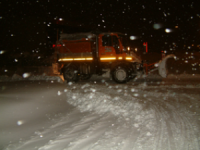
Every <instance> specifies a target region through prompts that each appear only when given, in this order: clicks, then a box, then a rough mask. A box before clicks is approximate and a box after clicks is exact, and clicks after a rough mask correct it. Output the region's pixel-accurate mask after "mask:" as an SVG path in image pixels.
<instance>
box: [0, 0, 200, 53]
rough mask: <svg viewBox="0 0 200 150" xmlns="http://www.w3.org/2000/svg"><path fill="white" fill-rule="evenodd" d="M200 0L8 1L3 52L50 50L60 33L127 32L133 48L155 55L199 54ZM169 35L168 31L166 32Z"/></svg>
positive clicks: (3, 20)
mask: <svg viewBox="0 0 200 150" xmlns="http://www.w3.org/2000/svg"><path fill="white" fill-rule="evenodd" d="M196 2H197V1H192V0H188V1H175V0H145V1H144V0H99V1H97V0H84V1H83V0H72V1H66V0H29V1H28V0H24V1H23V0H22V1H17V0H4V1H1V2H0V8H1V13H0V22H1V23H0V24H1V29H0V30H1V34H0V35H1V36H0V40H1V43H0V51H2V50H4V51H5V50H6V51H7V52H12V53H23V52H33V51H34V50H39V51H42V52H48V51H50V48H51V46H52V44H54V43H55V40H56V33H57V30H59V31H61V30H62V31H64V32H68V33H75V32H88V31H95V30H99V31H102V32H122V33H125V34H127V36H128V37H130V36H134V37H137V38H136V39H135V40H132V41H129V42H130V46H132V47H134V46H135V47H136V46H139V45H140V46H142V43H143V42H144V41H147V42H148V43H149V50H150V51H157V52H160V51H161V50H166V51H174V50H188V51H189V50H199V47H198V46H199V45H200V10H199V9H197V7H198V4H197V3H196ZM167 31H169V33H167Z"/></svg>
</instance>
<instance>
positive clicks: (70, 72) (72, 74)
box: [63, 66, 78, 82]
mask: <svg viewBox="0 0 200 150" xmlns="http://www.w3.org/2000/svg"><path fill="white" fill-rule="evenodd" d="M63 77H64V79H65V80H67V82H71V81H78V70H77V69H76V68H75V67H74V66H69V67H67V68H65V69H64V72H63Z"/></svg>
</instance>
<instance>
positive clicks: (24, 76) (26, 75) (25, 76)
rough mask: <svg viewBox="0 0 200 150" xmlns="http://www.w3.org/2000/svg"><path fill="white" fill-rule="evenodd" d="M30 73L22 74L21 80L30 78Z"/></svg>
mask: <svg viewBox="0 0 200 150" xmlns="http://www.w3.org/2000/svg"><path fill="white" fill-rule="evenodd" d="M30 75H31V74H30V73H24V74H23V75H22V76H23V78H28V77H30Z"/></svg>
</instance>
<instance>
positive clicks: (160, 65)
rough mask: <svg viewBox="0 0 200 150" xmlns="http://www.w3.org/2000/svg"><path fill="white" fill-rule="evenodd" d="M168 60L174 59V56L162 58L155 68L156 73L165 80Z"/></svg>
mask: <svg viewBox="0 0 200 150" xmlns="http://www.w3.org/2000/svg"><path fill="white" fill-rule="evenodd" d="M169 58H174V59H175V55H174V54H171V55H167V56H166V57H164V58H163V59H162V60H160V61H159V62H158V63H157V64H156V66H157V67H158V73H159V75H160V76H161V77H163V78H166V77H167V68H166V62H167V60H168V59H169Z"/></svg>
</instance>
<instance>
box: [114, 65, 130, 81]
mask: <svg viewBox="0 0 200 150" xmlns="http://www.w3.org/2000/svg"><path fill="white" fill-rule="evenodd" d="M112 79H113V80H114V81H115V82H117V83H126V82H127V81H128V80H129V75H128V71H127V69H126V67H124V66H121V65H120V66H116V67H115V68H114V70H113V71H112Z"/></svg>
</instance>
